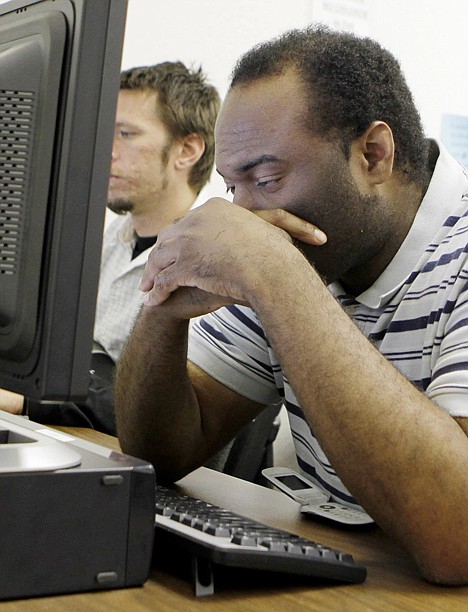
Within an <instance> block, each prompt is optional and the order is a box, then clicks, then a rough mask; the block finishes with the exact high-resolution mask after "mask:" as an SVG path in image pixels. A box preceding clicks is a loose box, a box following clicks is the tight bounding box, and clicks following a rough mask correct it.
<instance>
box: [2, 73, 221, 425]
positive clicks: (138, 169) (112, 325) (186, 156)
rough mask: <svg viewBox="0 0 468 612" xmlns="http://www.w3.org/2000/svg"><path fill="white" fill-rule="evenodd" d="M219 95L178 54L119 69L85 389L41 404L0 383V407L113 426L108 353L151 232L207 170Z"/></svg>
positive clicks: (122, 330) (133, 301)
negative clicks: (80, 397)
mask: <svg viewBox="0 0 468 612" xmlns="http://www.w3.org/2000/svg"><path fill="white" fill-rule="evenodd" d="M219 105H220V99H219V95H218V93H217V91H216V89H215V88H214V87H213V86H212V85H210V84H208V83H207V82H206V78H205V75H204V74H203V72H202V70H201V69H194V70H190V69H188V68H187V67H186V66H185V65H184V64H183V63H181V62H164V63H161V64H157V65H154V66H145V67H139V68H132V69H130V70H126V71H124V72H122V74H121V79H120V92H119V96H118V102H117V113H116V123H115V134H114V143H113V149H112V162H111V174H110V179H109V188H108V208H109V209H110V210H112V211H113V212H115V213H117V214H118V215H119V217H118V218H116V219H115V220H113V221H112V223H111V224H110V225H109V227H108V229H107V230H106V232H105V235H104V241H103V249H102V259H101V274H100V281H99V292H98V299H97V309H96V320H95V328H94V347H93V353H92V364H91V379H90V389H89V396H88V399H87V401H86V402H85V403H83V404H75V403H70V402H66V403H60V404H50V403H48V404H41V403H38V402H33V401H32V400H28V399H27V398H23V397H22V396H18V395H16V394H12V393H9V392H7V391H2V392H1V394H0V407H1V408H3V409H4V410H9V411H11V412H17V413H21V412H22V413H23V414H28V415H29V417H30V418H31V419H32V420H34V421H37V422H41V423H49V424H54V425H74V426H85V427H93V428H95V429H98V430H100V431H104V432H106V433H110V434H114V433H115V417H114V409H113V402H112V382H113V370H114V364H115V361H116V360H117V359H118V357H119V355H120V352H121V350H122V346H123V344H124V342H125V340H126V337H127V335H128V333H129V331H130V329H131V326H132V324H133V321H134V318H135V316H136V314H137V312H138V310H139V308H140V305H141V300H142V294H141V292H140V291H139V290H138V283H139V280H140V278H141V275H142V273H143V269H144V266H145V263H146V261H147V258H148V254H149V252H150V250H151V248H152V246H153V245H154V243H155V242H156V237H157V235H158V233H159V231H160V230H161V229H162V228H163V227H164V226H165V225H167V224H169V223H171V222H172V221H173V220H174V219H177V218H178V217H181V216H183V215H184V214H185V213H186V212H187V211H188V210H189V209H190V208H191V207H192V206H193V204H194V203H195V200H196V198H197V196H198V194H199V193H200V191H201V189H202V188H203V187H204V185H205V184H206V183H207V181H208V180H209V178H210V175H211V171H212V168H213V162H214V126H215V121H216V116H217V113H218V111H219Z"/></svg>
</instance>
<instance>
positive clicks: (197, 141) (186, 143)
mask: <svg viewBox="0 0 468 612" xmlns="http://www.w3.org/2000/svg"><path fill="white" fill-rule="evenodd" d="M204 151H205V141H204V140H203V138H202V137H201V136H200V134H189V135H188V136H185V137H184V138H182V139H181V140H180V141H179V151H178V154H177V157H176V159H175V161H174V165H175V167H176V169H177V170H185V169H190V168H191V167H192V166H194V165H195V164H196V163H197V161H198V160H199V159H200V157H201V156H202V155H203V153H204Z"/></svg>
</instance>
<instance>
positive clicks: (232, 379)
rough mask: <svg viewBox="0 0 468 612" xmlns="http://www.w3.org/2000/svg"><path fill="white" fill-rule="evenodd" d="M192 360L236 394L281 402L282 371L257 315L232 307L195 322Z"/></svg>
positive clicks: (191, 337)
mask: <svg viewBox="0 0 468 612" xmlns="http://www.w3.org/2000/svg"><path fill="white" fill-rule="evenodd" d="M188 358H189V360H190V361H192V362H193V363H195V364H196V365H197V366H199V367H200V368H201V369H202V370H204V371H205V372H207V374H209V375H210V376H212V377H213V378H215V379H216V380H218V381H219V382H221V383H222V384H223V385H225V386H226V387H229V388H230V389H232V390H233V391H235V392H236V393H239V394H240V395H243V396H244V397H247V398H249V399H251V400H253V401H255V402H259V403H261V404H265V405H267V404H272V403H275V402H277V401H279V400H280V398H281V393H280V391H279V389H278V385H277V383H278V374H279V373H280V371H281V368H280V366H279V364H278V363H276V360H275V359H274V355H273V353H272V350H271V348H270V346H269V344H268V341H267V339H266V337H265V334H264V332H263V329H262V327H261V325H260V323H259V321H258V319H257V317H256V315H255V314H254V313H253V311H252V310H251V309H250V308H246V307H243V306H228V307H225V308H221V309H220V310H217V311H216V312H214V313H211V314H209V315H206V316H204V317H201V318H199V319H196V320H194V321H192V323H191V326H190V333H189V349H188Z"/></svg>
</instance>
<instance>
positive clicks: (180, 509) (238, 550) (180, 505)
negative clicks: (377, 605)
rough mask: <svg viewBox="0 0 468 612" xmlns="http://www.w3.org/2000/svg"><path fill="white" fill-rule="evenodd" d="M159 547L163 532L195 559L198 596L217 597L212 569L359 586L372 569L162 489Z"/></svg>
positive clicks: (336, 552) (157, 521)
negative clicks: (219, 568)
mask: <svg viewBox="0 0 468 612" xmlns="http://www.w3.org/2000/svg"><path fill="white" fill-rule="evenodd" d="M155 529H156V533H155V547H156V550H157V544H158V533H159V534H161V535H162V534H163V533H164V537H165V541H166V545H167V542H169V545H171V543H173V544H174V545H176V546H177V547H179V548H180V547H182V549H185V550H186V551H187V552H189V553H191V555H192V577H193V580H194V589H195V594H196V595H197V596H204V595H211V594H213V592H214V583H213V567H212V565H215V566H216V565H220V566H229V567H232V568H244V569H252V570H263V571H267V572H281V573H285V574H295V575H300V576H308V577H311V578H313V579H314V580H316V579H320V580H324V581H332V582H337V583H343V582H348V583H358V582H363V581H364V580H365V579H366V575H367V570H366V568H365V567H363V566H362V565H359V564H357V563H355V561H354V560H353V557H352V556H351V555H350V554H347V553H344V552H342V551H340V550H336V549H333V548H329V547H328V546H324V545H322V544H317V543H316V542H313V541H311V540H309V539H306V538H303V537H301V536H298V535H295V534H293V533H290V532H287V531H283V530H281V529H276V528H274V527H270V526H268V525H265V524H263V523H259V522H257V521H255V520H252V519H250V518H247V517H245V516H242V515H240V514H237V513H235V512H231V511H229V510H226V509H225V508H221V507H219V506H215V505H213V504H210V503H208V502H205V501H203V500H201V499H197V498H195V497H191V496H188V495H184V494H182V493H179V492H177V491H173V490H172V489H167V488H165V487H161V486H158V487H157V490H156V514H155Z"/></svg>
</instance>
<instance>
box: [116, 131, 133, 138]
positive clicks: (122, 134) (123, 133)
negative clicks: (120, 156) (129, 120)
mask: <svg viewBox="0 0 468 612" xmlns="http://www.w3.org/2000/svg"><path fill="white" fill-rule="evenodd" d="M134 135H135V132H130V131H129V130H120V131H119V136H120V137H121V138H131V137H132V136H134Z"/></svg>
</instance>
